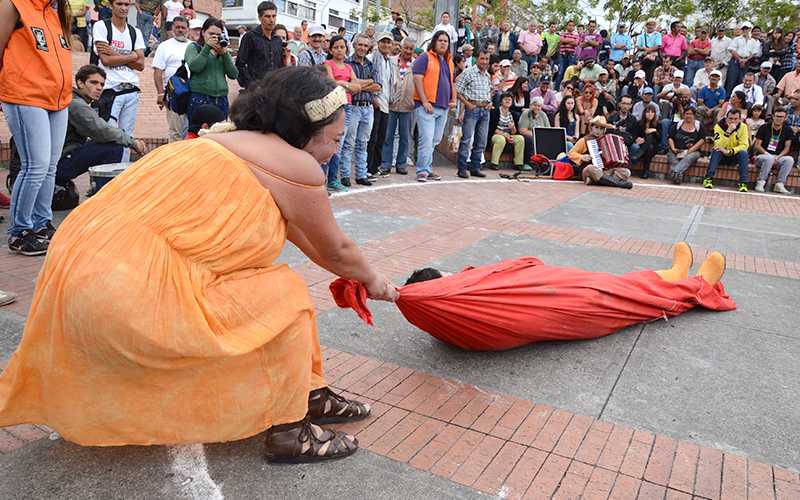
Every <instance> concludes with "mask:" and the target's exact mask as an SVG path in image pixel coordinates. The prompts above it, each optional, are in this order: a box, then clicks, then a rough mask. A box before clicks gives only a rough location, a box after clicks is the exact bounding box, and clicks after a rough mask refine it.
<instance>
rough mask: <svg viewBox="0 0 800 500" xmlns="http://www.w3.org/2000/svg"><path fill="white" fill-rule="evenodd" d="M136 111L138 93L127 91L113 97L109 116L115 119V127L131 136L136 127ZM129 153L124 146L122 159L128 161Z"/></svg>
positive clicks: (137, 107) (137, 108)
mask: <svg viewBox="0 0 800 500" xmlns="http://www.w3.org/2000/svg"><path fill="white" fill-rule="evenodd" d="M138 111H139V93H138V92H129V93H127V94H122V95H118V96H117V97H115V98H114V104H112V105H111V118H112V119H116V124H117V127H119V128H121V129H122V130H124V131H125V133H127V134H128V135H130V136H133V131H134V130H135V129H136V114H137V113H138ZM109 122H110V120H109ZM130 154H131V153H130V149H128V148H125V153H124V154H123V159H122V161H123V162H126V161H129V160H130Z"/></svg>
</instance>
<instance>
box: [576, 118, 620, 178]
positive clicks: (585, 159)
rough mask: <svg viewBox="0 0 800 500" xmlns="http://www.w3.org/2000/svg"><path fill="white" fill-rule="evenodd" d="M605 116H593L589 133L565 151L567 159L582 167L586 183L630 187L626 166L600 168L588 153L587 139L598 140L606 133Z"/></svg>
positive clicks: (582, 174)
mask: <svg viewBox="0 0 800 500" xmlns="http://www.w3.org/2000/svg"><path fill="white" fill-rule="evenodd" d="M607 127H608V124H607V123H606V119H605V117H602V116H595V117H594V118H592V121H591V122H590V123H589V133H588V134H587V135H585V136H584V137H581V138H580V139H578V142H576V143H575V145H574V146H572V149H570V150H569V153H567V157H568V158H569V160H570V161H571V162H572V163H573V164H574V165H577V166H578V167H580V168H582V170H581V178H582V179H583V180H584V182H585V183H586V184H592V183H594V184H599V185H601V186H612V187H621V188H626V189H630V188H632V187H633V184H631V182H630V181H629V180H628V179H630V177H631V171H630V170H629V169H627V168H622V167H616V168H606V169H601V168H598V167H596V166H595V165H594V163H593V162H592V157H591V155H590V154H589V145H588V144H587V142H586V141H587V140H599V139H600V138H601V137H603V136H604V135H605V133H606V128H607Z"/></svg>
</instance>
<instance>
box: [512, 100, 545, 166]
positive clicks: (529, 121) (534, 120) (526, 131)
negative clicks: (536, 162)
mask: <svg viewBox="0 0 800 500" xmlns="http://www.w3.org/2000/svg"><path fill="white" fill-rule="evenodd" d="M543 102H544V100H543V99H542V97H541V96H534V97H531V107H530V108H529V109H526V110H525V111H523V112H522V115H521V116H520V118H519V121H518V122H517V125H518V129H519V134H520V135H521V136H522V137H523V139H524V140H525V155H524V156H525V163H527V162H528V161H529V160H530V157H531V156H532V155H533V151H534V147H533V129H535V128H537V127H549V126H550V118H549V117H548V116H547V113H545V112H544V110H543V108H544V105H543V104H542V103H543Z"/></svg>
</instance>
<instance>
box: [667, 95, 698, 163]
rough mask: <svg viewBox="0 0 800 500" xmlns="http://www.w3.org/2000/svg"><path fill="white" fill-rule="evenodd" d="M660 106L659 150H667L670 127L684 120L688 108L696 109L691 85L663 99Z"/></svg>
mask: <svg viewBox="0 0 800 500" xmlns="http://www.w3.org/2000/svg"><path fill="white" fill-rule="evenodd" d="M659 107H660V108H661V120H660V124H661V129H660V130H661V142H660V143H659V151H660V152H666V151H667V138H668V137H669V131H670V129H671V128H672V126H673V125H674V124H676V123H678V122H679V121H681V120H683V113H684V111H686V109H688V108H692V109H693V110H694V108H695V104H694V102H692V93H691V91H690V90H689V87H686V86H683V87H681V88H679V89H677V90H676V91H675V93H674V94H673V95H672V98H671V99H669V100H666V99H664V100H662V101H661V102H660V106H659Z"/></svg>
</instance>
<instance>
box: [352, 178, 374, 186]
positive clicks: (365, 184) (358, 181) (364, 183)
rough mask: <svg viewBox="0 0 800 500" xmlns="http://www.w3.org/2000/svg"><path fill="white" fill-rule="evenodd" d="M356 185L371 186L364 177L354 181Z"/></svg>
mask: <svg viewBox="0 0 800 500" xmlns="http://www.w3.org/2000/svg"><path fill="white" fill-rule="evenodd" d="M356 184H361V185H362V186H371V185H372V182H371V181H370V180H369V177H365V178H364V179H356Z"/></svg>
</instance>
